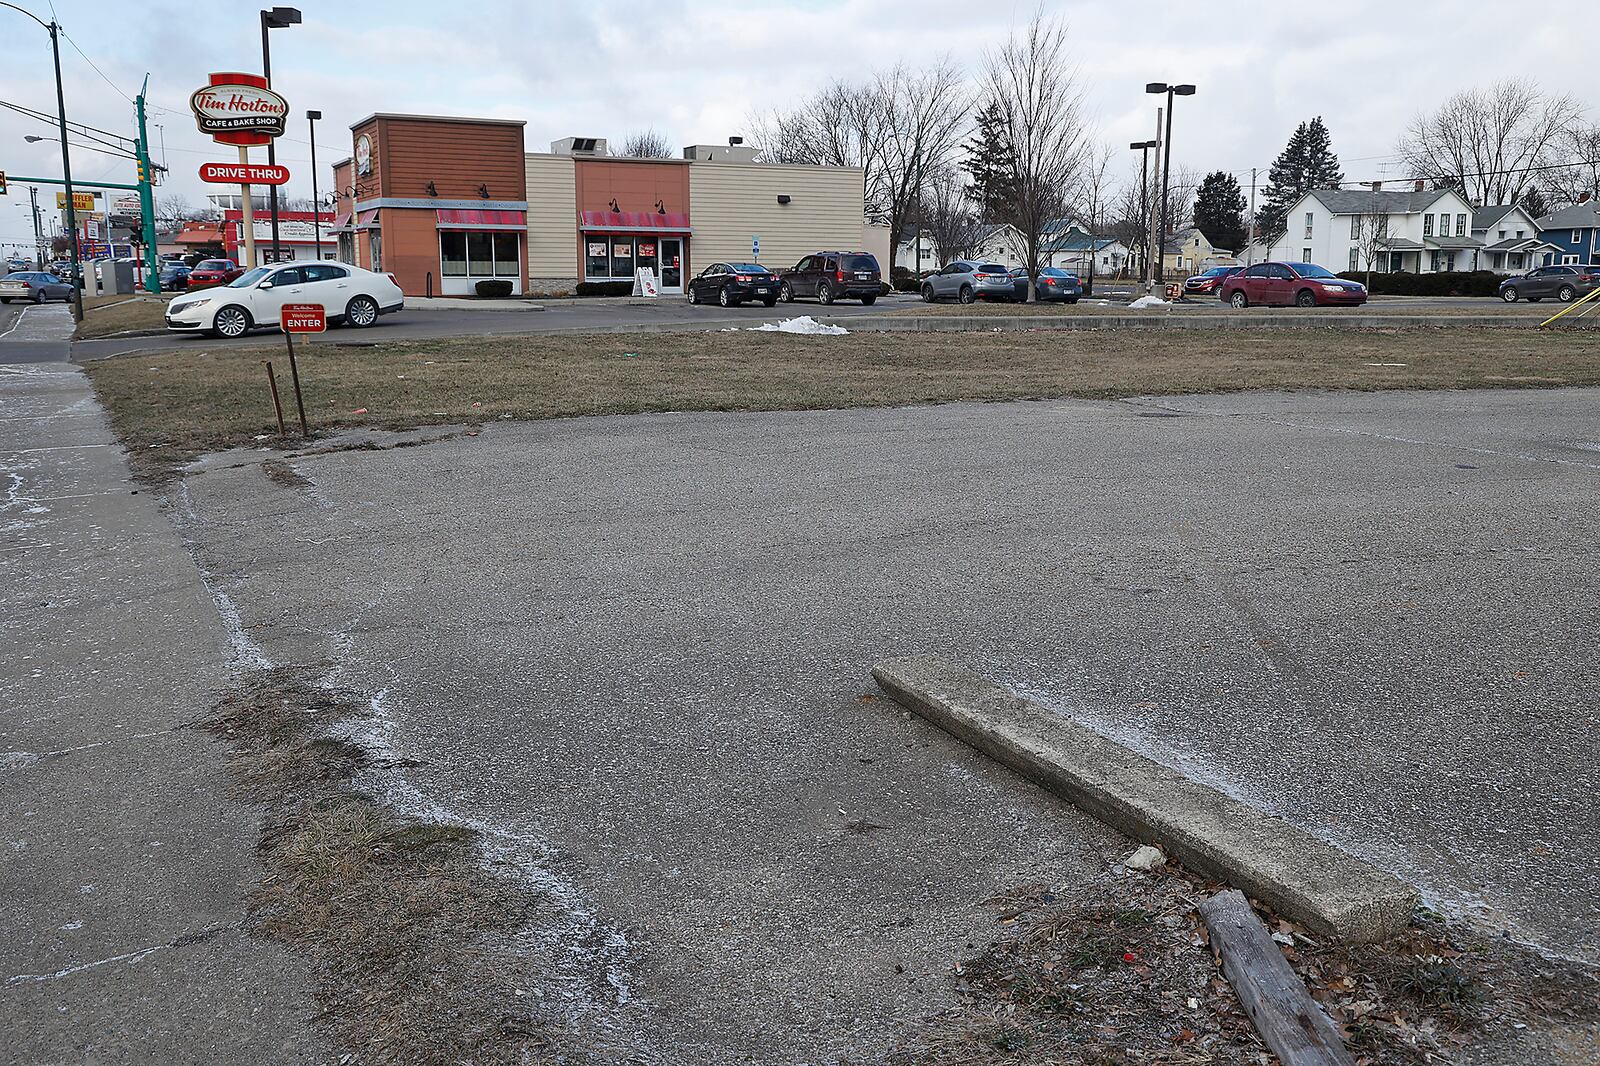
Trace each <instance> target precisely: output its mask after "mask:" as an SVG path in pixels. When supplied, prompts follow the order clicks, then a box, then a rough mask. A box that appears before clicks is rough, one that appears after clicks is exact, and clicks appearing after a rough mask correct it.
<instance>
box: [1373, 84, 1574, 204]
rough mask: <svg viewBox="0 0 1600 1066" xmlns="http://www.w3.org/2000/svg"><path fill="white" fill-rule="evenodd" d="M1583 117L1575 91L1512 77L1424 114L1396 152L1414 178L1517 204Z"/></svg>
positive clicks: (1475, 197)
mask: <svg viewBox="0 0 1600 1066" xmlns="http://www.w3.org/2000/svg"><path fill="white" fill-rule="evenodd" d="M1581 114H1582V109H1581V108H1580V106H1579V104H1578V102H1577V101H1576V100H1575V99H1573V98H1572V97H1571V96H1567V95H1565V94H1562V95H1547V94H1546V93H1545V92H1544V91H1543V90H1542V89H1540V88H1539V86H1538V85H1537V84H1536V83H1535V82H1532V81H1529V80H1527V79H1525V78H1508V79H1506V80H1505V81H1500V82H1496V83H1495V84H1494V85H1491V86H1490V87H1489V88H1487V89H1476V88H1474V89H1464V90H1462V91H1461V92H1458V93H1455V94H1454V95H1452V96H1451V97H1450V98H1449V99H1447V100H1445V102H1444V103H1443V104H1441V105H1440V106H1439V108H1438V109H1437V110H1435V111H1432V112H1429V113H1427V114H1419V115H1418V116H1417V117H1416V118H1414V119H1412V120H1411V124H1410V125H1409V126H1408V127H1407V128H1406V132H1405V134H1404V135H1403V136H1402V137H1401V138H1400V143H1399V147H1398V151H1399V155H1400V158H1401V160H1402V161H1403V162H1404V163H1405V164H1406V166H1407V167H1409V168H1410V170H1411V172H1412V174H1413V175H1414V176H1416V177H1419V178H1428V179H1431V180H1433V181H1436V182H1438V183H1440V184H1442V185H1445V186H1448V187H1450V188H1453V189H1456V190H1458V191H1459V192H1460V193H1461V194H1462V195H1463V196H1465V197H1466V198H1467V199H1468V200H1469V201H1471V202H1472V203H1474V204H1476V205H1478V206H1488V205H1491V204H1511V203H1516V201H1517V198H1518V196H1519V195H1520V194H1521V193H1522V191H1523V190H1524V189H1526V188H1527V187H1528V185H1529V184H1530V183H1531V182H1532V180H1533V175H1534V174H1535V173H1536V172H1537V171H1538V169H1539V168H1541V167H1543V166H1544V165H1546V164H1547V163H1549V162H1550V161H1551V152H1552V150H1553V149H1554V148H1555V147H1556V146H1557V145H1558V143H1559V142H1560V139H1561V137H1562V135H1563V133H1564V132H1565V131H1567V130H1570V129H1572V128H1574V127H1575V126H1576V125H1577V124H1578V119H1579V116H1580V115H1581Z"/></svg>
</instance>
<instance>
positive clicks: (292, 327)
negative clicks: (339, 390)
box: [278, 304, 328, 437]
mask: <svg viewBox="0 0 1600 1066" xmlns="http://www.w3.org/2000/svg"><path fill="white" fill-rule="evenodd" d="M278 324H279V326H281V327H282V329H283V340H284V343H285V344H287V345H288V346H289V377H290V379H292V380H293V381H294V406H295V409H296V410H298V411H299V412H300V435H301V436H302V437H309V436H311V429H310V427H308V426H307V425H306V405H305V401H304V400H302V399H301V398H300V368H299V367H298V366H297V365H295V361H294V335H295V334H296V333H325V332H327V329H328V309H327V308H326V307H324V306H322V305H321V304H284V305H283V310H282V311H280V312H278Z"/></svg>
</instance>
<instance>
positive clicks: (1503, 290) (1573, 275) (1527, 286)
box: [1500, 266, 1600, 304]
mask: <svg viewBox="0 0 1600 1066" xmlns="http://www.w3.org/2000/svg"><path fill="white" fill-rule="evenodd" d="M1597 285H1600V266H1588V267H1585V266H1546V267H1540V268H1539V269H1537V270H1530V271H1528V272H1527V273H1526V274H1523V275H1522V276H1520V277H1515V278H1507V279H1506V280H1504V281H1502V282H1501V283H1500V299H1502V300H1504V301H1505V302H1506V303H1508V304H1514V303H1516V302H1517V301H1518V300H1520V299H1522V298H1523V297H1527V300H1528V302H1529V303H1538V302H1539V301H1540V300H1542V299H1544V298H1545V297H1546V296H1553V297H1555V298H1556V299H1557V300H1560V301H1561V302H1562V303H1564V304H1566V303H1571V302H1572V301H1573V300H1576V299H1577V298H1578V297H1580V296H1583V295H1585V294H1586V293H1589V292H1593V291H1594V288H1595V286H1597Z"/></svg>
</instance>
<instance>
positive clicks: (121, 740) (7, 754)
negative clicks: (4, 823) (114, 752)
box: [0, 728, 177, 759]
mask: <svg viewBox="0 0 1600 1066" xmlns="http://www.w3.org/2000/svg"><path fill="white" fill-rule="evenodd" d="M176 731H177V730H176V728H173V729H157V730H156V731H155V732H153V733H131V734H129V735H128V736H125V737H111V738H110V739H107V740H95V741H91V742H90V743H88V744H79V745H77V746H75V747H71V748H59V749H57V750H56V751H0V759H48V758H50V757H51V756H54V755H74V754H76V753H77V752H80V751H92V750H93V749H95V748H103V747H105V746H106V745H107V744H125V743H127V742H128V741H130V740H149V739H150V738H151V737H164V736H166V735H168V734H169V733H174V732H176Z"/></svg>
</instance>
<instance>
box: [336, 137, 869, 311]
mask: <svg viewBox="0 0 1600 1066" xmlns="http://www.w3.org/2000/svg"><path fill="white" fill-rule="evenodd" d="M523 127H524V123H522V122H520V121H510V120H505V119H480V118H442V117H435V116H430V115H392V114H376V115H370V116H368V117H367V118H364V119H362V120H361V121H360V122H357V123H356V124H355V125H354V126H352V127H350V133H351V147H352V154H351V156H350V158H348V159H343V160H340V161H339V162H338V163H335V164H334V167H333V170H334V187H335V189H336V190H337V195H338V197H339V200H338V207H337V209H336V211H335V216H336V217H335V221H334V225H333V230H332V232H333V234H334V236H335V238H336V240H337V241H338V248H339V258H340V259H342V260H344V261H345V262H351V263H355V264H356V265H357V266H362V267H367V268H368V269H371V270H383V271H388V272H390V273H392V274H393V275H394V276H395V278H396V279H397V280H398V281H399V283H400V287H401V289H403V290H404V291H405V293H406V295H408V296H426V295H470V294H472V293H474V292H475V291H476V290H475V286H476V285H477V283H478V282H479V281H483V280H486V279H491V278H499V279H504V280H506V281H509V282H511V285H512V291H513V293H516V294H539V295H559V294H564V293H571V292H573V291H574V290H575V289H576V288H577V285H578V283H579V282H583V281H591V282H608V281H609V282H614V281H629V282H631V281H632V280H633V278H634V276H635V275H634V272H635V270H637V269H638V268H641V267H649V268H650V269H651V270H652V271H654V273H655V276H656V278H657V279H658V283H659V286H660V289H661V291H662V292H663V293H664V294H665V293H682V292H683V282H684V279H685V278H686V277H691V276H693V275H694V274H695V273H697V272H698V271H699V270H700V269H703V268H704V267H705V266H709V265H710V264H711V263H714V262H735V263H739V262H750V261H758V262H761V263H764V264H766V265H768V266H769V267H772V268H774V269H777V268H782V267H788V266H793V265H794V264H795V263H797V262H798V261H799V260H800V259H801V258H802V257H803V256H805V255H807V254H809V253H811V252H816V251H824V250H845V251H857V250H864V251H870V252H873V253H874V254H875V255H877V256H878V258H879V261H880V262H882V263H883V264H884V267H885V271H886V272H887V265H888V264H887V258H888V255H887V253H888V248H887V245H888V238H887V232H886V231H885V230H884V229H882V227H877V226H868V225H866V224H864V222H863V206H864V204H863V200H864V190H863V176H862V172H861V170H860V169H859V168H856V167H820V166H792V165H778V164H769V163H759V162H757V161H756V159H755V153H754V151H753V150H751V149H748V148H745V147H743V146H742V145H732V146H719V145H694V146H691V147H688V148H685V149H684V150H683V155H684V158H682V159H626V158H616V157H612V156H610V155H607V154H606V142H605V141H604V140H603V139H599V138H592V137H590V138H585V137H568V138H566V139H564V140H560V141H557V142H555V143H554V144H552V145H551V146H550V150H549V151H548V152H528V151H526V150H525V149H524V147H523ZM757 247H758V248H759V251H754V250H753V249H754V248H757ZM697 264H698V265H697Z"/></svg>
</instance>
